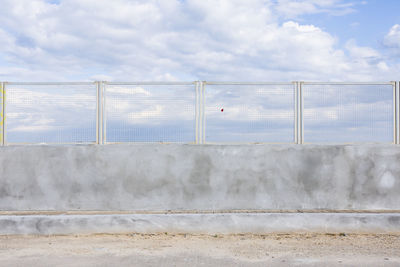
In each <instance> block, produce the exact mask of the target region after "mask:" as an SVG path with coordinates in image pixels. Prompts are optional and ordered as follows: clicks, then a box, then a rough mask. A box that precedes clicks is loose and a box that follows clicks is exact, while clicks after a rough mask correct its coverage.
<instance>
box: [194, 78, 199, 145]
mask: <svg viewBox="0 0 400 267" xmlns="http://www.w3.org/2000/svg"><path fill="white" fill-rule="evenodd" d="M195 90H196V100H195V120H196V129H195V134H196V142H195V144H196V145H198V144H200V94H199V91H200V81H196V82H195Z"/></svg>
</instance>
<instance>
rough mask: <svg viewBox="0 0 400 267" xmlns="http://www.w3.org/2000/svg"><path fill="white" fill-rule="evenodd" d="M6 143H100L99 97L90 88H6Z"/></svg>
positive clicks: (69, 86) (75, 86)
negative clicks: (97, 128)
mask: <svg viewBox="0 0 400 267" xmlns="http://www.w3.org/2000/svg"><path fill="white" fill-rule="evenodd" d="M5 88H6V142H7V143H8V144H9V143H92V142H96V104H97V100H96V96H97V90H96V85H95V84H94V83H90V84H89V83H88V84H23V83H20V84H18V83H9V84H6V86H5Z"/></svg>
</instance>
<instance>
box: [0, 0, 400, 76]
mask: <svg viewBox="0 0 400 267" xmlns="http://www.w3.org/2000/svg"><path fill="white" fill-rule="evenodd" d="M355 7H356V6H355V4H354V3H352V2H349V1H342V0H302V1H294V0H279V1H272V0H250V1H239V0H235V1H232V0H230V1H228V0H219V1H210V0H187V1H179V0H168V1H155V0H150V1H142V0H137V1H128V0H116V1H105V0H104V1H94V0H84V1H82V0H69V1H63V0H61V1H45V0H30V1H28V0H19V1H13V0H3V1H2V8H1V9H0V38H1V40H2V46H1V47H0V80H17V81H21V80H25V81H29V80H32V81H33V80H40V81H44V80H53V81H57V80H61V81H64V80H119V81H122V80H124V81H134V80H136V81H137V80H168V81H169V80H187V81H190V80H220V81H221V80H243V81H248V80H260V81H291V80H334V81H338V80H363V81H369V80H390V79H394V77H396V75H397V77H398V76H399V70H398V68H396V67H397V66H395V64H394V63H393V62H388V61H387V60H385V57H384V56H383V55H381V54H380V53H379V52H377V51H374V50H373V49H372V48H369V47H360V46H357V44H356V42H355V41H349V42H348V43H347V45H346V46H345V47H344V48H340V47H338V44H337V43H338V42H337V39H336V37H334V36H333V35H331V34H330V33H328V32H326V31H324V30H323V29H321V28H319V27H316V26H315V25H307V24H302V23H301V22H299V21H298V20H297V18H299V17H301V16H302V15H307V14H316V13H327V14H331V15H343V14H346V13H349V12H353V11H354V9H355ZM398 31H399V30H398V25H397V26H396V25H395V26H393V28H392V30H390V32H389V34H388V35H387V36H386V37H385V39H384V43H385V45H387V46H391V47H393V46H394V47H395V46H396V45H397V44H398V40H397V39H396V38H397V37H396V36H398Z"/></svg>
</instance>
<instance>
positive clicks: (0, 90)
mask: <svg viewBox="0 0 400 267" xmlns="http://www.w3.org/2000/svg"><path fill="white" fill-rule="evenodd" d="M0 98H1V113H0V117H1V118H0V120H1V121H0V126H1V132H0V142H1V145H2V146H4V145H5V142H6V140H5V139H6V138H5V137H6V136H5V133H6V129H5V128H6V124H5V120H6V110H5V107H6V88H5V82H0Z"/></svg>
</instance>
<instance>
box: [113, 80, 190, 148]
mask: <svg viewBox="0 0 400 267" xmlns="http://www.w3.org/2000/svg"><path fill="white" fill-rule="evenodd" d="M195 104H196V87H195V83H182V84H119V83H108V84H106V87H105V116H106V119H105V122H106V142H109V143H110V142H161V143H163V142H178V143H194V142H195V131H196V130H195V125H196V121H195V113H196V106H195Z"/></svg>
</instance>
